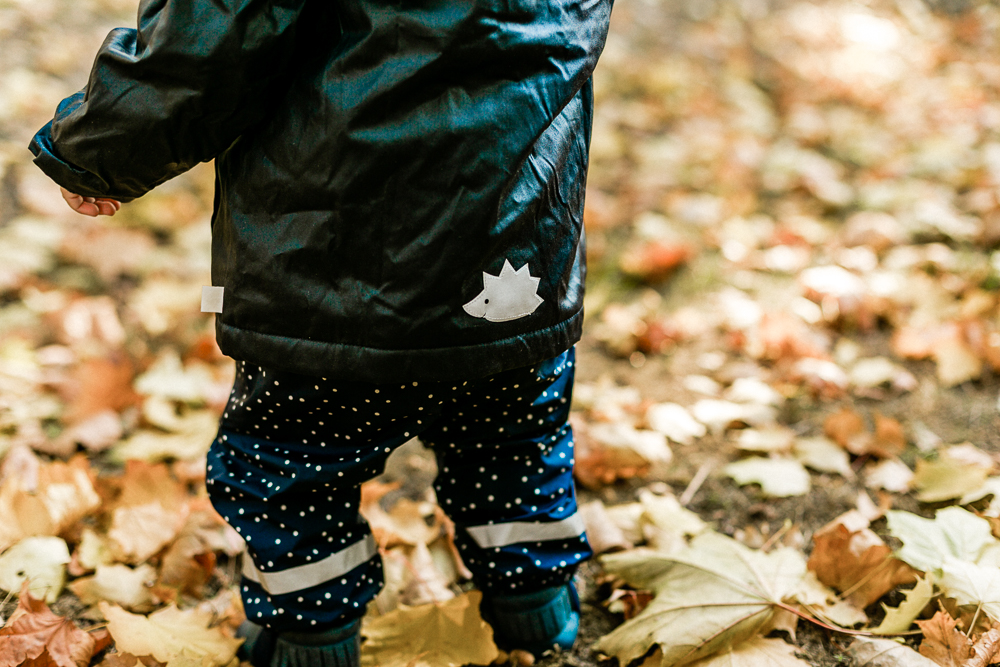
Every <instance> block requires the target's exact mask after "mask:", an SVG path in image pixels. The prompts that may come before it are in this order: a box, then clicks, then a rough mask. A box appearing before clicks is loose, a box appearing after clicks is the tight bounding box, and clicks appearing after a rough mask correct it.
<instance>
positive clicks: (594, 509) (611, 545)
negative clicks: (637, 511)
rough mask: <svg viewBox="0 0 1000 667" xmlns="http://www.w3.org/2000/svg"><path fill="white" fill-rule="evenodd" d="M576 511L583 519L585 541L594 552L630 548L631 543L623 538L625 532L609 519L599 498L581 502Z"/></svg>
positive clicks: (600, 552)
mask: <svg viewBox="0 0 1000 667" xmlns="http://www.w3.org/2000/svg"><path fill="white" fill-rule="evenodd" d="M577 511H578V512H579V513H580V518H581V519H583V525H584V526H585V527H586V530H587V541H588V542H589V543H590V548H591V549H592V550H593V551H594V553H595V554H602V553H605V552H607V551H619V550H621V549H630V548H632V546H633V545H632V543H631V542H629V541H628V540H626V539H625V533H624V532H622V529H621V528H619V527H618V526H616V525H615V523H614V521H612V520H611V517H610V516H609V515H608V510H607V509H605V507H604V503H602V502H601V501H600V500H592V501H590V502H588V503H583V504H582V505H580V507H579V509H578V510H577Z"/></svg>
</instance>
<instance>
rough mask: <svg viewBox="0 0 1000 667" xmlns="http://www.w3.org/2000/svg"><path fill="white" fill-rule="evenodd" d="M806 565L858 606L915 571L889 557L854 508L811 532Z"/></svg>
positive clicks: (909, 579)
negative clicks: (809, 549) (811, 540)
mask: <svg viewBox="0 0 1000 667" xmlns="http://www.w3.org/2000/svg"><path fill="white" fill-rule="evenodd" d="M809 569H810V570H812V571H813V572H815V573H816V576H817V577H818V578H819V580H820V581H821V582H823V583H824V584H826V585H827V586H830V587H831V588H834V589H835V590H837V591H840V592H841V593H842V594H844V595H845V597H846V598H847V599H848V600H850V601H851V602H852V603H853V604H854V605H855V606H856V607H858V608H860V609H864V608H865V607H867V606H868V605H870V604H872V603H873V602H875V601H876V600H878V599H879V598H880V597H882V596H883V595H885V594H886V593H888V592H889V591H891V590H893V589H894V588H896V587H897V586H899V585H901V584H908V583H911V582H913V581H914V580H915V579H916V572H915V571H914V570H913V569H912V568H910V567H909V566H908V565H906V564H905V563H903V562H902V561H900V560H897V559H895V558H893V557H892V550H891V549H890V548H889V547H888V546H887V545H886V544H885V542H883V541H882V538H880V537H879V536H878V535H876V534H875V533H874V532H873V531H872V530H870V529H869V528H868V519H866V518H864V517H863V516H862V515H861V513H860V512H858V511H857V510H851V511H849V512H846V513H845V514H841V515H840V516H839V517H837V518H836V519H834V520H833V521H831V522H830V523H828V524H827V525H825V526H823V527H822V528H820V529H819V530H818V531H816V533H814V534H813V550H812V553H811V554H810V556H809Z"/></svg>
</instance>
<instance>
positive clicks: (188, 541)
mask: <svg viewBox="0 0 1000 667" xmlns="http://www.w3.org/2000/svg"><path fill="white" fill-rule="evenodd" d="M202 504H204V505H207V502H203V501H202V500H201V499H198V500H197V501H195V502H193V503H191V508H192V512H191V514H190V515H189V516H188V520H187V523H186V524H185V525H184V528H183V529H182V530H181V532H180V534H179V535H178V536H177V539H175V540H174V542H173V543H172V544H171V545H170V546H169V547H168V548H167V550H166V551H165V552H164V554H163V557H162V558H161V559H160V576H159V579H157V581H156V587H155V592H156V594H157V596H158V597H159V598H161V599H163V600H174V599H176V597H177V594H178V593H185V594H188V595H193V596H195V597H201V595H202V593H203V590H202V589H203V587H204V585H205V583H206V582H207V581H208V580H209V578H210V577H211V575H212V572H213V571H214V570H215V552H216V551H222V552H224V553H226V554H228V555H229V556H235V555H237V554H239V553H240V552H241V551H242V550H243V540H242V539H241V538H240V536H239V534H237V533H236V531H235V530H233V528H232V527H230V526H229V525H228V524H226V522H225V521H223V520H222V517H220V516H219V515H218V514H217V513H216V512H215V511H214V510H213V509H212V508H211V507H202V508H200V509H195V507H196V506H197V505H202Z"/></svg>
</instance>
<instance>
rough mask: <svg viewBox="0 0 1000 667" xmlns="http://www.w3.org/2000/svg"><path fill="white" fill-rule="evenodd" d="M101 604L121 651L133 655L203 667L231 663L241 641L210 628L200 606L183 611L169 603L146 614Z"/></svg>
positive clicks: (206, 614) (210, 620)
mask: <svg viewBox="0 0 1000 667" xmlns="http://www.w3.org/2000/svg"><path fill="white" fill-rule="evenodd" d="M99 606H100V609H101V613H102V614H104V617H105V618H107V619H108V631H109V632H110V633H111V636H112V637H113V638H114V640H115V645H116V646H117V647H118V650H119V651H124V652H126V653H131V654H133V655H137V656H145V655H149V656H152V657H154V658H156V659H157V660H159V661H160V662H166V663H171V664H173V661H174V660H177V659H182V658H187V659H189V660H191V661H195V662H194V664H200V665H202V667H221V666H222V665H227V664H229V662H230V661H231V660H232V659H233V657H234V656H235V655H236V649H237V647H239V645H240V643H241V641H240V640H239V639H233V638H232V637H227V636H226V635H225V634H223V632H222V631H221V630H220V629H219V628H212V627H209V626H210V624H211V622H212V615H211V614H210V613H207V612H205V611H200V610H198V609H188V610H184V611H181V610H179V609H178V608H177V607H175V606H173V605H170V606H168V607H164V608H163V609H160V610H157V611H154V612H153V613H152V614H150V615H149V616H148V617H146V616H141V615H138V614H130V613H129V612H127V611H125V610H124V609H122V608H121V607H119V606H118V605H114V604H110V603H108V602H101V603H100V604H99Z"/></svg>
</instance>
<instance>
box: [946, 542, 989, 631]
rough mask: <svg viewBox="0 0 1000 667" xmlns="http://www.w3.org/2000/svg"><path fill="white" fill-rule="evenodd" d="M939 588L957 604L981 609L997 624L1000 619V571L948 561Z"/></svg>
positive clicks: (949, 559) (962, 562)
mask: <svg viewBox="0 0 1000 667" xmlns="http://www.w3.org/2000/svg"><path fill="white" fill-rule="evenodd" d="M941 571H942V574H941V578H940V579H939V580H938V585H939V586H940V587H941V590H942V591H943V592H944V594H945V595H946V596H947V597H950V598H955V601H956V602H958V604H971V605H976V606H977V607H980V608H982V610H983V611H984V612H985V613H986V614H988V615H989V617H990V618H992V619H993V620H994V621H997V620H998V619H1000V569H997V567H996V566H990V567H984V566H982V565H977V564H976V563H970V562H968V561H965V560H958V559H957V558H952V557H947V558H945V561H944V565H943V566H942V568H941Z"/></svg>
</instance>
